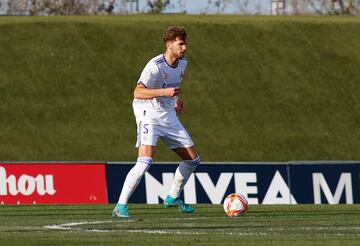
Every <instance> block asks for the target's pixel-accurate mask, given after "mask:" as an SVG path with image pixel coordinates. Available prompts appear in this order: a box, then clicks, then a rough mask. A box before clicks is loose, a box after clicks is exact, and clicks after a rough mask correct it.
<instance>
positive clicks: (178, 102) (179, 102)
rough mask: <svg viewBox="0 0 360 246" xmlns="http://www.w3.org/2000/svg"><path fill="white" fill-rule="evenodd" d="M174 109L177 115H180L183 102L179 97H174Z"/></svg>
mask: <svg viewBox="0 0 360 246" xmlns="http://www.w3.org/2000/svg"><path fill="white" fill-rule="evenodd" d="M175 111H176V114H177V115H182V114H183V113H184V103H183V101H182V100H181V99H180V98H179V97H176V103H175Z"/></svg>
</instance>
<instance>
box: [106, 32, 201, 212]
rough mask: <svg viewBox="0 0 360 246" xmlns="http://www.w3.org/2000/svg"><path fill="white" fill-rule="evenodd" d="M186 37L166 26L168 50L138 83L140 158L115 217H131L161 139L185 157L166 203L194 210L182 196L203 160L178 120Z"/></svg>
mask: <svg viewBox="0 0 360 246" xmlns="http://www.w3.org/2000/svg"><path fill="white" fill-rule="evenodd" d="M186 37H187V34H186V31H185V29H184V28H183V27H180V26H170V27H169V28H167V30H165V32H164V34H163V41H164V44H165V47H166V51H165V53H164V54H160V55H158V56H156V57H154V58H152V59H151V60H150V61H149V62H148V63H147V65H146V66H145V68H144V70H143V71H142V73H141V75H140V78H139V81H138V82H137V86H136V88H135V90H134V101H133V109H134V114H135V118H136V124H137V129H138V130H137V143H136V147H137V148H138V159H137V162H136V164H135V166H134V167H133V168H132V169H131V170H130V171H129V173H128V174H127V176H126V179H125V182H124V185H123V188H122V191H121V194H120V197H119V201H118V203H117V205H116V206H115V208H114V210H113V213H112V216H113V217H120V218H126V217H129V213H128V206H127V203H128V200H129V198H130V196H131V194H132V193H133V192H134V190H135V189H136V187H137V186H138V184H139V183H140V180H141V178H142V177H143V175H144V174H145V172H146V171H147V170H148V169H149V168H150V166H151V163H152V160H153V155H154V151H155V148H156V144H157V141H158V138H161V139H162V140H163V141H164V143H165V144H166V146H167V147H168V148H169V149H172V150H173V151H174V152H175V153H176V154H178V155H179V156H180V158H181V159H182V160H183V161H182V162H181V163H180V165H179V166H178V168H177V169H176V172H175V177H174V181H173V183H172V185H171V188H170V191H169V193H168V196H167V197H166V198H165V200H164V206H165V207H166V208H169V207H178V208H179V211H181V212H184V213H192V212H194V209H193V208H192V207H191V206H190V205H188V204H185V203H184V202H183V201H182V200H181V199H180V192H181V190H182V189H183V187H184V185H185V184H186V182H187V180H188V179H189V177H190V175H191V174H192V173H193V172H194V170H195V168H196V167H197V166H198V165H199V163H200V157H199V155H198V153H197V151H196V150H195V147H194V143H193V141H192V140H191V138H190V136H189V134H188V133H187V131H186V130H185V128H184V127H183V126H182V124H181V123H180V121H179V119H178V115H181V114H182V113H183V111H184V104H183V102H182V100H181V99H180V97H179V94H180V93H181V89H180V83H181V80H182V78H183V75H184V72H185V68H186V60H185V58H184V55H185V51H186Z"/></svg>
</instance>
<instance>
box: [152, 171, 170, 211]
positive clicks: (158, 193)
mask: <svg viewBox="0 0 360 246" xmlns="http://www.w3.org/2000/svg"><path fill="white" fill-rule="evenodd" d="M173 178H174V174H173V173H163V174H162V180H163V184H162V183H160V182H159V181H158V180H157V179H155V178H154V177H153V176H151V174H149V173H148V172H146V173H145V189H146V201H147V203H148V204H158V203H159V197H160V198H162V199H163V200H164V199H165V197H166V196H167V194H168V192H169V190H170V187H171V184H172V181H173Z"/></svg>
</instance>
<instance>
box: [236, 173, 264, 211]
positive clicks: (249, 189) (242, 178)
mask: <svg viewBox="0 0 360 246" xmlns="http://www.w3.org/2000/svg"><path fill="white" fill-rule="evenodd" d="M234 178H235V192H238V193H241V194H242V195H243V196H245V198H246V199H247V200H248V202H249V204H259V199H258V198H249V194H254V195H255V194H257V193H258V188H257V186H256V185H252V186H250V185H248V183H256V182H257V176H256V173H235V174H234Z"/></svg>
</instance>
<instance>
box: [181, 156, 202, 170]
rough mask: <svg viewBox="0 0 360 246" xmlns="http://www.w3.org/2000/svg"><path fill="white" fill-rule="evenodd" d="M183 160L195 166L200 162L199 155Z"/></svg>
mask: <svg viewBox="0 0 360 246" xmlns="http://www.w3.org/2000/svg"><path fill="white" fill-rule="evenodd" d="M184 162H185V163H186V164H187V165H189V166H193V167H197V166H198V165H199V164H200V156H199V155H198V156H197V157H196V158H195V159H193V160H186V161H184Z"/></svg>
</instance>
